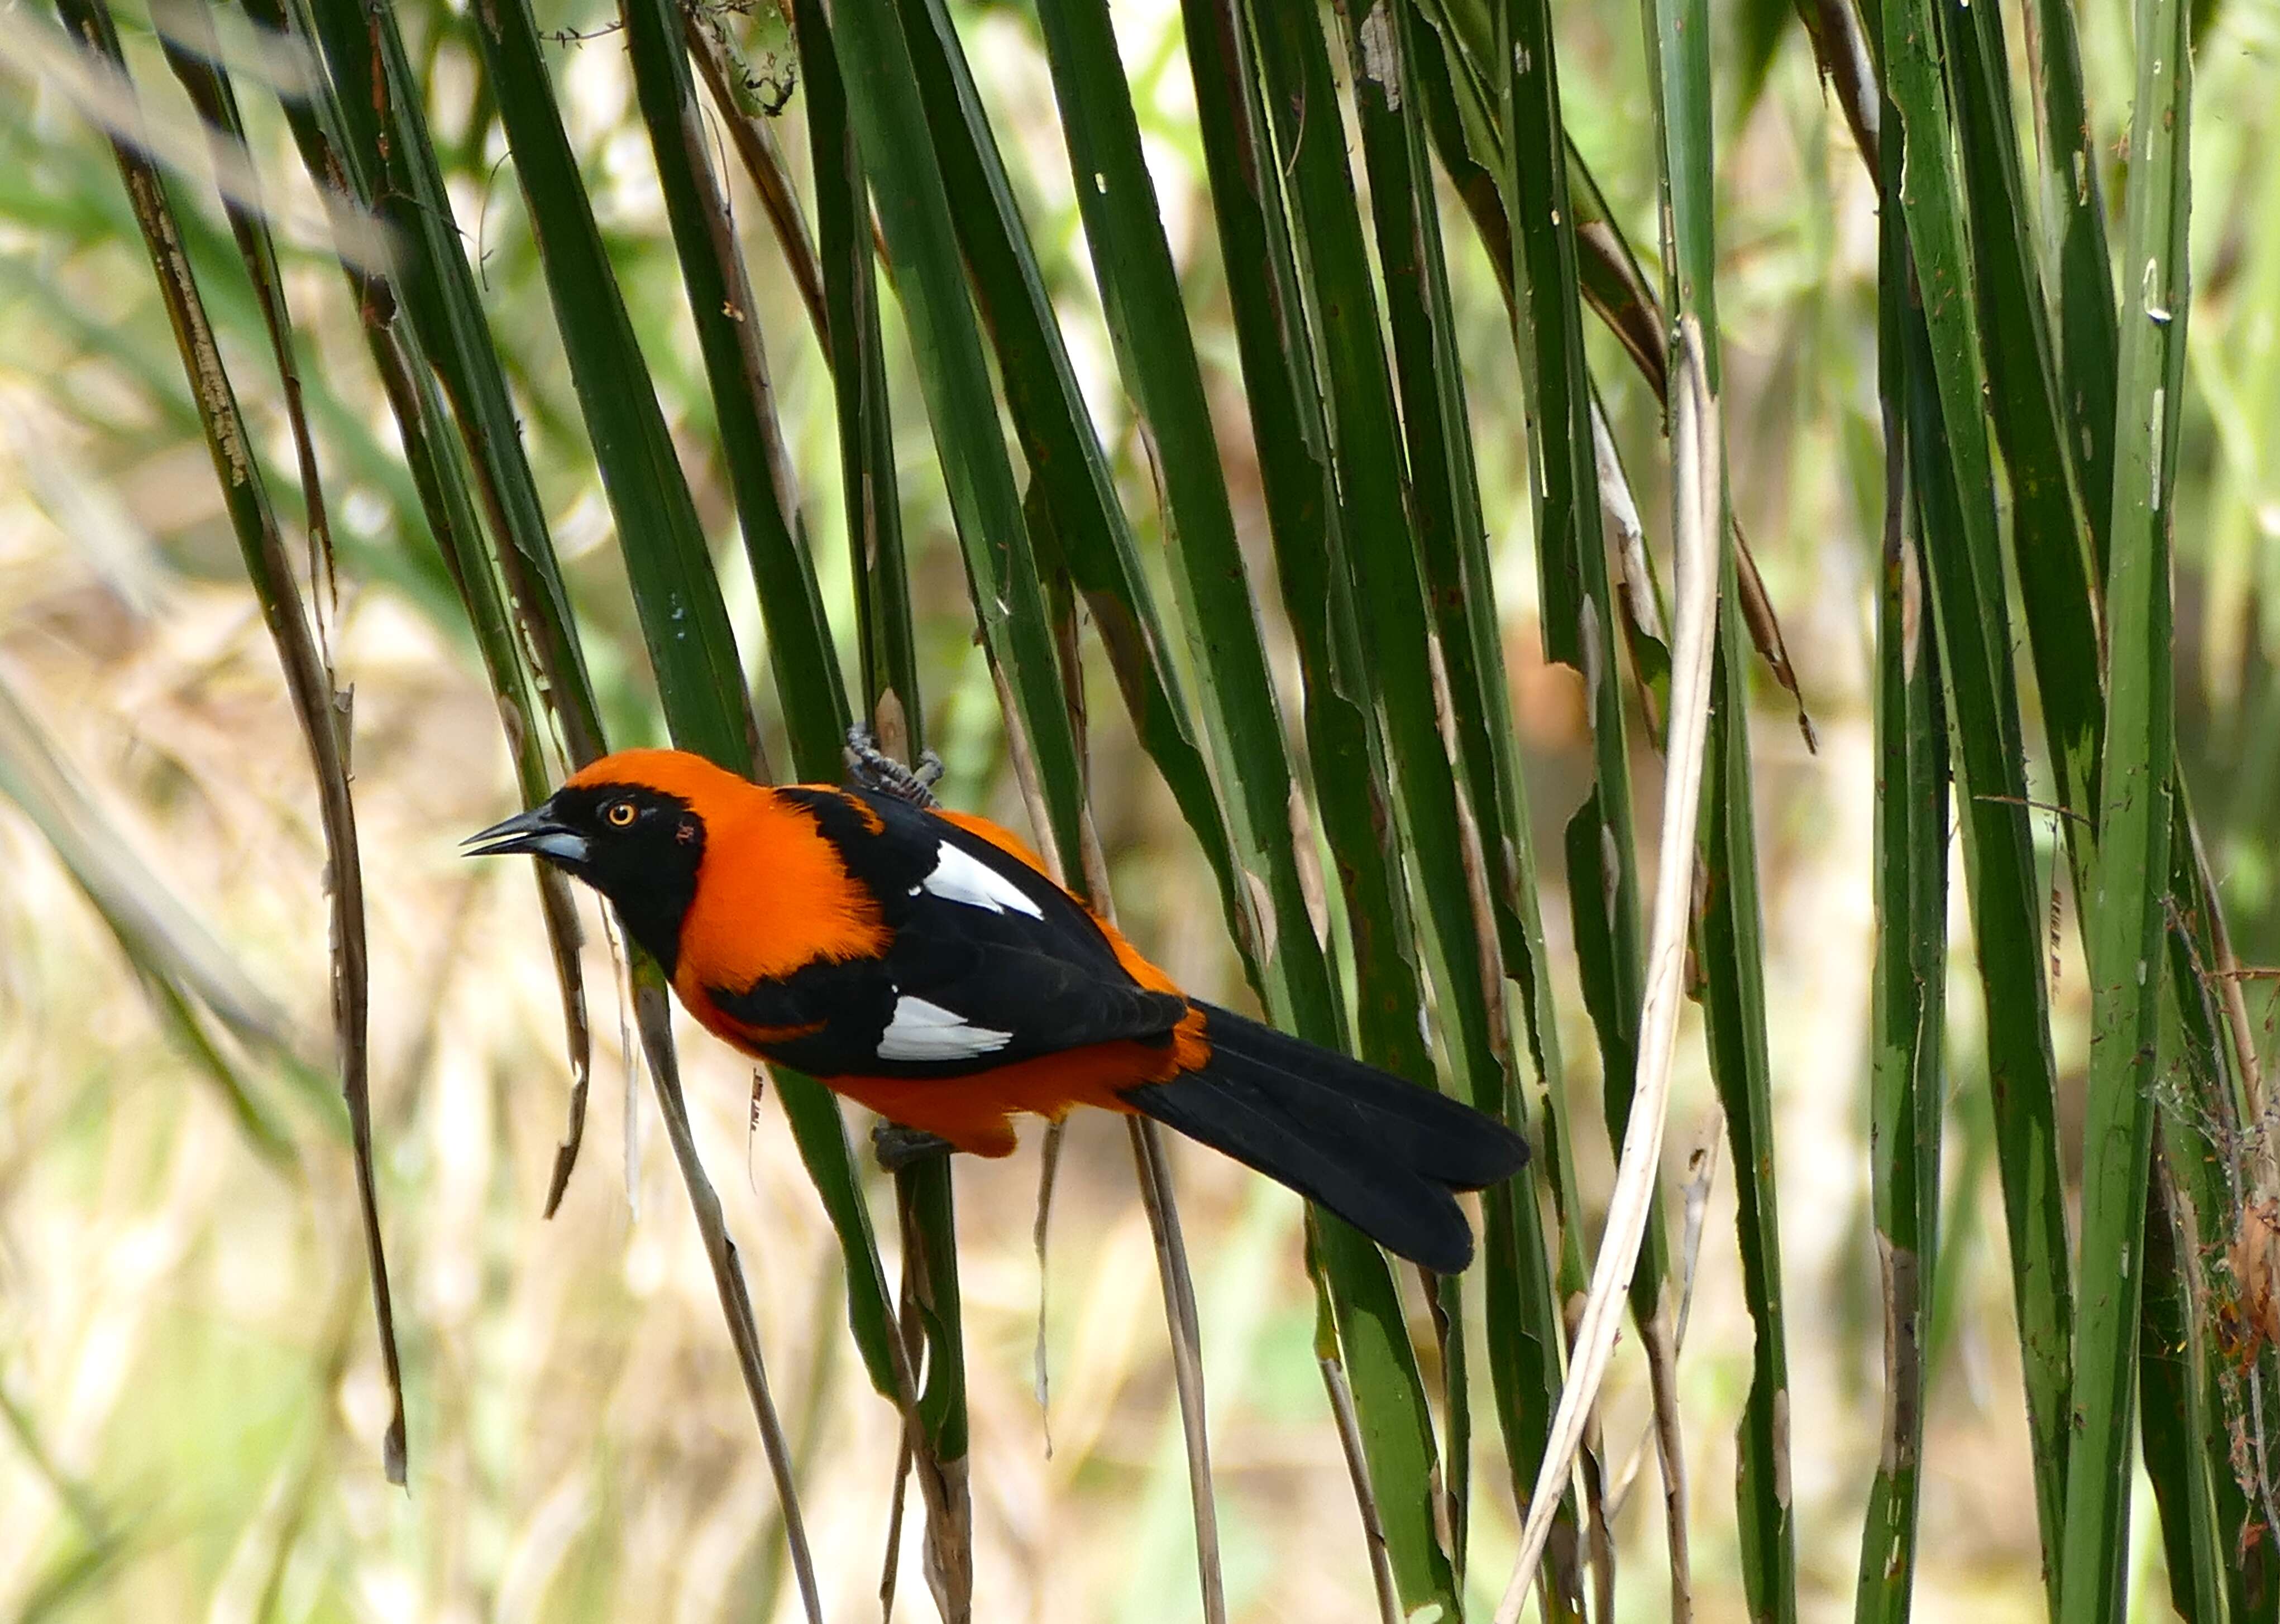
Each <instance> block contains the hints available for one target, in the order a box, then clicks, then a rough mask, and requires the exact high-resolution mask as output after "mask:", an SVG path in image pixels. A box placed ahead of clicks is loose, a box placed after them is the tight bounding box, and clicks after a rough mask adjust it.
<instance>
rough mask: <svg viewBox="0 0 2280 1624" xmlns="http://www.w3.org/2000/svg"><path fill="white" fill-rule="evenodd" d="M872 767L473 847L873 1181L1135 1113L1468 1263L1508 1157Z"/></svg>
mask: <svg viewBox="0 0 2280 1624" xmlns="http://www.w3.org/2000/svg"><path fill="white" fill-rule="evenodd" d="M858 743H859V746H860V744H861V743H862V742H861V741H860V740H859V738H858ZM850 755H851V761H852V762H853V764H854V768H855V771H854V781H851V783H849V784H848V785H844V786H842V785H832V784H794V785H764V784H758V783H754V782H752V781H749V780H747V779H745V778H743V777H741V776H739V775H738V774H735V773H732V772H729V771H728V770H727V769H725V768H723V767H720V766H716V765H714V764H713V763H712V762H711V761H709V760H707V759H705V758H704V757H701V756H697V755H694V754H691V753H689V752H687V751H683V750H656V749H638V750H620V751H618V752H616V753H614V754H612V755H607V756H604V757H602V758H598V759H597V760H594V761H592V762H589V764H587V765H586V766H583V767H582V768H581V769H580V770H578V771H577V772H575V773H574V774H572V775H571V776H570V777H569V778H568V779H567V780H566V781H565V782H564V783H563V784H562V786H561V788H560V789H558V790H556V791H555V793H554V794H552V795H551V796H550V797H548V798H547V799H546V800H545V801H543V803H541V804H539V805H537V806H536V807H534V808H532V809H531V810H530V811H528V812H522V813H520V814H518V815H516V816H514V817H512V818H509V819H507V820H505V821H504V822H500V823H497V824H494V825H492V826H491V827H489V828H487V829H484V830H482V831H481V833H479V834H476V835H470V836H469V837H468V838H467V840H466V842H465V845H466V848H467V855H469V856H474V857H497V856H504V855H508V854H513V853H528V854H530V855H532V856H534V857H535V858H539V859H540V860H542V861H543V862H546V863H550V864H552V865H553V866H556V867H558V868H559V869H562V870H564V871H565V872H566V873H567V874H570V875H571V876H572V877H574V878H575V879H577V880H580V881H583V882H584V883H585V884H587V885H589V886H590V887H592V888H593V889H595V890H596V891H598V892H599V893H600V894H601V895H602V896H603V897H605V898H606V899H607V900H608V901H609V902H610V904H612V906H613V907H614V908H615V910H616V912H617V914H618V917H619V919H620V921H621V922H622V923H623V925H624V927H625V930H626V932H627V934H628V935H630V936H631V937H632V938H633V940H634V941H635V942H636V943H639V944H640V946H641V947H642V949H643V951H646V952H647V953H649V954H650V955H651V957H653V958H655V959H656V960H657V962H658V963H659V966H662V967H663V969H664V971H665V974H666V977H667V979H668V980H669V981H671V983H672V986H673V989H674V994H675V996H676V997H679V999H680V1000H681V1003H682V1006H683V1007H684V1008H686V1009H687V1010H688V1012H689V1014H690V1015H691V1016H692V1017H694V1018H695V1019H696V1020H697V1023H698V1024H699V1025H701V1026H703V1027H704V1028H705V1029H706V1030H708V1031H710V1032H712V1034H713V1035H715V1036H717V1037H719V1038H720V1039H722V1040H723V1041H725V1042H726V1043H728V1044H730V1045H731V1046H732V1047H734V1048H736V1049H737V1050H739V1051H743V1053H745V1054H747V1055H751V1056H753V1057H756V1058H759V1059H761V1060H763V1061H766V1062H768V1063H770V1064H771V1065H780V1066H790V1067H792V1068H794V1069H796V1070H798V1071H801V1072H805V1073H806V1074H809V1075H811V1076H813V1077H815V1078H816V1079H818V1080H819V1081H822V1082H823V1083H824V1084H826V1085H827V1086H828V1087H829V1088H830V1089H833V1090H834V1091H835V1092H836V1093H838V1094H840V1095H842V1096H843V1097H847V1098H850V1099H852V1100H854V1101H856V1102H857V1103H858V1104H862V1105H865V1106H867V1107H868V1108H869V1109H870V1110H872V1111H873V1112H876V1113H877V1114H878V1115H879V1116H880V1117H881V1118H882V1119H883V1122H882V1132H883V1135H884V1136H883V1137H882V1141H881V1143H882V1159H885V1158H886V1154H887V1152H889V1151H893V1152H894V1153H896V1154H897V1155H901V1156H905V1157H907V1156H910V1155H914V1154H918V1153H922V1152H924V1151H941V1150H944V1149H947V1150H955V1151H967V1152H970V1153H972V1154H974V1155H977V1156H984V1157H1002V1156H1005V1155H1009V1154H1011V1153H1012V1151H1013V1149H1014V1145H1015V1141H1016V1135H1015V1129H1014V1126H1013V1119H1014V1118H1015V1117H1016V1116H1019V1115H1022V1114H1032V1115H1036V1116H1042V1117H1044V1118H1047V1119H1050V1120H1055V1121H1058V1120H1061V1119H1062V1118H1063V1117H1065V1116H1066V1115H1067V1113H1068V1112H1069V1111H1070V1110H1072V1109H1073V1108H1075V1107H1076V1106H1079V1105H1089V1106H1096V1107H1099V1108H1102V1109H1105V1110H1108V1111H1113V1112H1126V1113H1130V1112H1137V1113H1139V1114H1141V1115H1143V1116H1146V1117H1150V1118H1152V1119H1154V1120H1156V1121H1158V1122H1160V1123H1162V1124H1164V1125H1165V1126H1166V1127H1167V1128H1174V1129H1176V1130H1177V1131H1178V1132H1180V1133H1182V1134H1183V1135H1187V1136H1188V1137H1189V1138H1190V1139H1193V1140H1196V1141H1198V1142H1199V1143H1203V1144H1205V1145H1207V1146H1209V1147H1210V1148H1212V1149H1213V1150H1215V1151H1221V1152H1222V1153H1224V1154H1226V1155H1228V1156H1230V1157H1233V1158H1235V1159H1236V1161H1239V1162H1242V1163H1244V1165H1246V1166H1250V1167H1252V1168H1253V1169H1255V1170H1257V1171H1258V1172H1259V1173H1262V1174H1266V1175H1267V1177H1269V1178H1271V1179H1274V1180H1275V1181H1279V1182H1281V1183H1282V1184H1283V1185H1286V1186H1287V1187H1289V1188H1290V1189H1293V1190H1296V1191H1297V1192H1298V1194H1300V1195H1302V1196H1305V1197H1308V1198H1309V1199H1311V1200H1313V1201H1315V1202H1317V1203H1319V1204H1320V1205H1322V1206H1323V1207H1325V1208H1327V1209H1329V1211H1330V1212H1334V1213H1336V1215H1337V1216H1338V1217H1340V1218H1342V1219H1344V1220H1345V1221H1346V1222H1348V1223H1350V1224H1352V1226H1353V1227H1354V1228H1357V1229H1359V1230H1360V1231H1361V1232H1362V1233H1363V1234H1365V1235H1368V1236H1369V1237H1370V1238H1371V1239H1373V1240H1375V1241H1376V1242H1377V1243H1379V1244H1381V1245H1382V1246H1383V1247H1385V1248H1386V1249H1387V1250H1388V1251H1391V1252H1393V1253H1395V1254H1396V1255H1398V1256H1399V1257H1402V1258H1407V1259H1409V1260H1410V1261H1412V1262H1413V1263H1415V1264H1417V1265H1419V1266H1421V1267H1423V1268H1426V1269H1429V1270H1431V1271H1433V1272H1435V1273H1437V1274H1457V1273H1459V1272H1460V1271H1461V1270H1463V1269H1464V1268H1465V1267H1466V1266H1467V1264H1469V1263H1470V1262H1471V1260H1472V1256H1473V1235H1472V1227H1471V1225H1470V1223H1469V1222H1468V1221H1467V1219H1466V1216H1465V1213H1464V1211H1463V1209H1462V1208H1461V1207H1460V1205H1459V1204H1458V1202H1457V1200H1456V1192H1458V1191H1463V1190H1478V1189H1487V1188H1488V1187H1490V1186H1491V1185H1494V1184H1498V1183H1500V1182H1502V1181H1504V1180H1506V1179H1508V1178H1510V1177H1512V1176H1513V1175H1514V1174H1516V1173H1517V1172H1518V1171H1519V1170H1520V1169H1521V1166H1524V1165H1525V1163H1526V1161H1527V1159H1528V1145H1527V1142H1526V1141H1525V1140H1524V1139H1523V1138H1522V1137H1521V1135H1519V1134H1518V1133H1516V1132H1514V1130H1513V1129H1512V1128H1509V1127H1507V1126H1506V1124H1504V1123H1502V1122H1500V1121H1498V1120H1495V1119H1494V1118H1491V1117H1490V1116H1488V1115H1486V1114H1484V1113H1483V1112H1478V1111H1475V1110H1474V1109H1473V1108H1472V1107H1471V1106H1469V1105H1467V1104H1463V1103H1461V1102H1460V1101H1458V1100H1455V1099H1452V1098H1450V1097H1448V1096H1446V1095H1444V1094H1442V1093H1440V1092H1438V1091H1437V1090H1436V1089H1430V1088H1427V1087H1424V1086H1422V1085H1421V1084H1418V1083H1415V1082H1412V1081H1408V1080H1407V1079H1406V1078H1403V1077H1399V1076H1397V1075H1395V1074H1392V1073H1390V1072H1386V1071H1382V1070H1380V1069H1378V1068H1377V1067H1375V1066H1368V1065H1366V1064H1364V1063H1363V1062H1361V1061H1360V1060H1356V1059H1354V1058H1351V1057H1349V1056H1347V1055H1344V1054H1340V1053H1337V1052H1336V1051H1332V1050H1329V1049H1325V1048H1322V1047H1321V1046H1319V1045H1316V1044H1313V1043H1307V1042H1305V1041H1304V1040H1302V1039H1299V1038H1297V1037H1293V1036H1290V1035H1288V1034H1286V1033H1283V1032H1280V1031H1278V1030H1276V1029H1275V1028H1273V1027H1270V1026H1267V1025H1266V1024H1264V1023H1263V1022H1260V1021H1257V1020H1252V1019H1250V1018H1249V1017H1247V1016H1244V1015H1242V1014H1239V1013H1237V1012H1235V1011H1233V1010H1229V1009H1226V1008H1223V1007H1221V1006H1220V1005H1218V1004H1210V1003H1206V1002H1205V1001H1204V1000H1202V999H1200V998H1193V997H1189V996H1188V995H1187V994H1186V993H1184V992H1182V990H1181V989H1179V987H1178V986H1177V985H1176V984H1175V982H1174V981H1173V980H1172V978H1171V977H1170V976H1169V975H1167V974H1165V972H1163V971H1162V970H1160V969H1159V968H1158V967H1157V966H1155V965H1153V964H1152V963H1150V962H1149V961H1148V959H1146V958H1144V957H1143V956H1142V955H1141V953H1140V952H1139V951H1138V950H1137V949H1136V948H1135V947H1134V946H1133V945H1132V944H1131V943H1129V942H1128V941H1127V940H1126V939H1125V938H1124V936H1123V935H1121V933H1120V932H1119V931H1118V930H1117V928H1116V927H1115V925H1114V924H1113V923H1112V922H1111V921H1110V920H1106V919H1104V918H1103V917H1101V916H1100V915H1099V914H1098V913H1097V912H1094V911H1093V910H1092V909H1090V908H1089V907H1087V906H1086V905H1085V904H1083V903H1082V901H1080V900H1079V899H1078V898H1077V897H1075V896H1074V895H1072V894H1071V893H1070V892H1069V891H1067V890H1066V889H1063V888H1062V887H1061V886H1060V885H1059V883H1058V882H1057V881H1054V880H1053V879H1052V877H1051V874H1049V873H1048V872H1047V870H1046V867H1045V865H1044V862H1043V861H1042V860H1041V859H1040V858H1038V857H1037V855H1036V852H1035V851H1033V850H1031V849H1030V848H1029V847H1028V845H1027V844H1026V843H1024V842H1023V841H1022V840H1021V837H1020V836H1019V835H1015V834H1014V833H1013V831H1011V830H1009V829H1006V828H1004V827H1000V826H999V825H997V824H996V823H992V822H990V820H987V819H984V818H981V817H976V816H974V815H972V814H969V813H966V812H956V811H952V810H950V809H948V808H944V807H940V806H937V805H935V804H933V798H932V797H931V796H930V795H929V794H928V793H927V792H926V790H925V789H924V788H923V781H921V780H919V779H917V778H916V777H915V776H914V775H912V774H909V773H908V772H907V770H906V769H903V768H901V767H900V766H898V765H897V764H894V763H892V762H890V761H889V760H888V759H887V758H884V757H882V756H880V755H879V754H878V753H877V752H876V751H874V750H867V749H865V748H858V749H856V750H851V752H850ZM882 764H883V770H882Z"/></svg>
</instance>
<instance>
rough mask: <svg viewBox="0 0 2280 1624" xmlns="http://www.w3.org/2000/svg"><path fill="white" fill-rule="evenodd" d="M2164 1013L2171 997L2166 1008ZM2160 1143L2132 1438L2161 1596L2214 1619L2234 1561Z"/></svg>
mask: <svg viewBox="0 0 2280 1624" xmlns="http://www.w3.org/2000/svg"><path fill="white" fill-rule="evenodd" d="M2169 1013H2170V1014H2171V1015H2174V1006H2172V1009H2171V1010H2170V1012H2169ZM2164 1025H2165V1027H2166V1028H2168V1034H2167V1035H2175V1030H2176V1024H2175V1022H2174V1020H2166V1019H2165V1022H2164ZM2164 1048H2165V1052H2166V1053H2167V1054H2168V1057H2169V1058H2171V1059H2175V1058H2176V1057H2177V1052H2178V1051H2176V1049H2174V1048H2170V1047H2168V1045H2166V1044H2165V1045H2164ZM2164 1137H2165V1138H2170V1139H2174V1138H2175V1137H2176V1135H2164ZM2197 1148H2198V1147H2197ZM2162 1149H2163V1152H2164V1154H2163V1157H2162V1158H2157V1159H2156V1160H2155V1161H2154V1163H2153V1188H2152V1189H2150V1190H2149V1191H2148V1192H2147V1198H2146V1203H2145V1243H2144V1244H2145V1283H2144V1297H2143V1302H2144V1320H2143V1323H2142V1324H2141V1326H2140V1327H2139V1330H2138V1386H2139V1389H2140V1395H2139V1397H2140V1408H2139V1412H2138V1421H2139V1447H2140V1448H2141V1450H2142V1451H2144V1459H2145V1475H2146V1477H2147V1479H2148V1480H2149V1481H2150V1482H2152V1484H2153V1498H2154V1501H2155V1503H2156V1504H2157V1505H2159V1507H2160V1509H2161V1538H2162V1551H2163V1554H2164V1556H2166V1557H2167V1559H2168V1569H2169V1601H2170V1605H2172V1606H2174V1607H2175V1608H2176V1610H2177V1616H2178V1617H2179V1618H2181V1619H2184V1620H2186V1624H2217V1621H2218V1620H2223V1619H2225V1618H2226V1617H2228V1616H2229V1612H2230V1607H2229V1603H2230V1597H2227V1595H2226V1593H2225V1592H2226V1588H2227V1586H2226V1579H2227V1576H2228V1574H2231V1573H2236V1572H2237V1571H2238V1567H2239V1566H2240V1565H2239V1564H2237V1563H2235V1562H2233V1561H2231V1560H2230V1559H2229V1558H2228V1555H2227V1553H2226V1551H2225V1550H2224V1547H2223V1545H2222V1543H2221V1542H2220V1539H2219V1535H2218V1533H2217V1508H2216V1492H2215V1491H2216V1483H2215V1477H2214V1476H2213V1474H2212V1473H2211V1471H2210V1466H2211V1465H2212V1464H2213V1463H2212V1461H2211V1459H2210V1457H2209V1456H2208V1455H2207V1453H2206V1452H2205V1451H2204V1450H2203V1447H2202V1444H2203V1441H2204V1440H2205V1439H2206V1438H2207V1436H2208V1427H2209V1421H2210V1412H2211V1410H2212V1408H2213V1406H2212V1405H2211V1404H2210V1401H2209V1400H2210V1396H2209V1393H2208V1391H2207V1387H2206V1386H2205V1384H2204V1379H2203V1377H2204V1372H2203V1369H2202V1366H2201V1356H2202V1354H2203V1352H2204V1348H2203V1346H2202V1343H2203V1342H2204V1340H2205V1336H2204V1335H2203V1334H2199V1326H2197V1324H2196V1323H2195V1317H2194V1316H2195V1309H2194V1303H2193V1291H2192V1285H2191V1274H2192V1271H2191V1269H2190V1268H2189V1267H2188V1266H2187V1265H2186V1263H2185V1260H2184V1259H2185V1254H2184V1248H2186V1247H2187V1246H2190V1245H2191V1243H2192V1242H2191V1238H2190V1235H2191V1231H2190V1229H2189V1228H2187V1226H2186V1224H2185V1222H2184V1216H2185V1214H2184V1207H2183V1205H2182V1204H2183V1199H2184V1198H2183V1197H2181V1196H2180V1194H2179V1193H2178V1191H2177V1189H2176V1182H2175V1181H2174V1179H2173V1176H2172V1174H2171V1171H2170V1166H2169V1164H2168V1160H2167V1151H2168V1146H2167V1145H2166V1144H2165V1145H2164V1146H2163V1147H2162ZM2220 1459H2221V1458H2220ZM2221 1469H2222V1468H2221V1467H2220V1470H2221Z"/></svg>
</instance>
